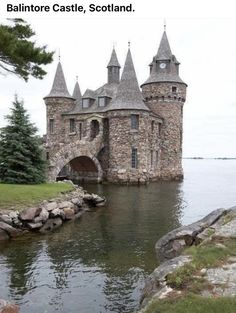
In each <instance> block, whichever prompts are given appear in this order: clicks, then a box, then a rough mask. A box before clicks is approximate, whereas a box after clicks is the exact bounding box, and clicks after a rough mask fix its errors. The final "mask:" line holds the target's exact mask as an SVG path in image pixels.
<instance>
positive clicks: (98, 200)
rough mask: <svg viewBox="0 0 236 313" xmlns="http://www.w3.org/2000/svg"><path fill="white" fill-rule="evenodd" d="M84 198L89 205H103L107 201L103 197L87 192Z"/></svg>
mask: <svg viewBox="0 0 236 313" xmlns="http://www.w3.org/2000/svg"><path fill="white" fill-rule="evenodd" d="M83 200H84V202H85V203H86V204H88V205H89V206H103V205H104V204H105V202H106V200H105V198H102V197H100V196H98V195H95V194H93V193H92V194H89V193H87V194H85V195H83Z"/></svg>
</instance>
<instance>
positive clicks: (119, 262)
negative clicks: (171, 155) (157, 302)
mask: <svg viewBox="0 0 236 313" xmlns="http://www.w3.org/2000/svg"><path fill="white" fill-rule="evenodd" d="M184 171H185V180H184V182H182V183H178V182H172V183H167V182H165V183H152V184H150V185H149V186H147V187H146V186H142V187H135V186H129V187H127V186H112V185H108V186H103V185H94V186H87V189H88V190H89V191H93V192H97V193H99V194H104V195H105V196H106V197H107V199H108V205H107V207H105V208H100V209H98V210H97V211H94V212H89V213H86V214H85V215H83V216H82V218H81V220H77V221H75V222H70V223H67V224H66V225H65V226H64V227H62V228H61V229H59V230H57V231H56V232H54V233H51V234H48V235H44V236H43V235H33V236H32V234H31V235H27V236H24V237H22V238H18V239H16V240H14V241H12V242H11V243H10V244H9V243H7V244H5V245H2V246H1V247H0V282H1V283H0V298H5V299H9V300H11V301H13V302H15V303H18V304H19V305H20V307H21V313H32V312H34V313H55V312H63V313H72V312H73V313H75V312H80V313H94V312H95V313H109V312H117V313H121V312H122V313H131V312H134V311H135V309H136V308H137V306H138V300H139V297H140V288H141V287H142V285H143V283H144V279H145V277H147V275H148V274H149V273H151V272H152V271H153V269H154V268H155V266H156V265H157V262H156V259H155V254H154V244H155V242H156V240H157V239H158V238H159V237H160V236H162V235H163V234H165V233H166V232H167V231H169V230H171V229H173V228H176V227H178V226H180V225H182V224H188V223H190V222H193V221H196V220H197V219H199V218H201V217H202V216H204V215H206V214H207V213H208V212H210V211H211V210H213V209H215V208H218V207H230V206H233V205H236V192H235V191H236V190H235V189H236V188H235V177H236V160H228V161H222V160H184Z"/></svg>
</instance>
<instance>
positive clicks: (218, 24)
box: [0, 0, 236, 157]
mask: <svg viewBox="0 0 236 313" xmlns="http://www.w3.org/2000/svg"><path fill="white" fill-rule="evenodd" d="M6 3H13V4H14V5H16V4H17V3H24V4H29V3H33V4H41V5H51V4H53V3H60V4H61V5H69V4H71V3H78V4H80V5H84V6H85V8H87V7H88V4H89V3H96V4H98V5H99V4H108V3H112V2H111V1H107V2H106V1H104V0H101V1H98V0H96V1H87V0H86V1H85V0H84V1H81V2H79V1H77V2H76V1H70V0H63V1H62V0H60V1H53V0H41V1H35V0H34V1H33V0H32V1H29V0H26V1H19V2H18V1H15V0H14V1H13V0H1V3H0V22H1V23H2V22H4V20H5V18H6V17H16V16H17V17H22V18H24V19H26V20H27V21H28V22H29V23H30V24H31V25H32V28H33V29H34V30H35V32H36V36H35V40H36V41H37V43H38V44H40V45H44V44H47V45H48V49H49V50H54V51H56V53H55V57H54V62H53V63H52V64H50V65H48V66H46V68H45V69H46V71H47V72H48V74H47V75H46V77H45V78H44V79H43V80H36V79H33V78H31V79H30V80H29V82H28V83H25V82H24V81H23V80H21V79H19V78H17V77H15V76H12V75H7V76H3V75H0V126H3V125H4V124H5V121H4V118H3V117H4V115H6V114H7V113H8V112H9V108H10V106H11V103H12V101H13V99H14V94H15V93H17V94H18V96H19V98H20V99H24V103H25V107H26V108H27V110H28V111H29V113H30V115H31V119H32V121H34V122H35V123H36V125H37V127H38V129H39V132H40V134H43V133H45V116H46V114H45V105H44V101H43V97H44V96H45V95H47V94H48V93H49V91H50V89H51V86H52V82H53V78H54V74H55V70H56V66H57V63H58V50H59V49H60V51H61V62H62V66H63V70H64V74H65V77H66V82H67V86H68V89H69V91H70V92H71V93H72V91H73V88H74V84H75V77H76V75H78V78H79V84H80V87H81V90H82V93H83V92H84V91H85V90H86V88H91V89H96V88H98V87H99V86H101V85H102V84H104V83H105V82H106V78H107V75H106V74H107V69H106V66H107V63H108V61H109V58H110V54H111V50H112V46H113V44H114V43H115V46H116V51H117V55H118V59H119V61H120V64H121V65H122V66H123V64H124V61H125V56H126V53H127V47H128V41H129V40H130V41H131V52H132V56H133V60H134V65H135V68H136V73H137V77H138V81H139V84H140V85H141V84H142V83H143V82H144V81H145V80H146V79H147V77H148V74H149V68H148V64H149V63H150V61H151V60H152V57H153V56H154V55H155V54H156V52H157V49H158V45H159V43H160V39H161V36H162V33H163V24H164V22H163V21H164V19H166V21H167V35H168V38H169V42H170V46H171V49H172V53H173V54H175V55H176V57H177V59H178V60H179V61H180V62H181V66H180V76H181V78H182V79H183V80H184V81H185V82H186V83H187V84H188V90H187V101H186V103H185V107H184V156H203V157H222V156H228V157H236V144H235V141H236V3H235V1H233V0H232V1H231V0H225V1H213V0H208V1H206V0H205V1H203V0H198V1H189V0H188V1H187V0H179V1H176V0H171V1H168V0H165V1H157V0H147V1H140V0H133V1H131V0H123V1H122V0H119V1H117V0H116V1H115V0H114V3H115V4H120V5H122V4H129V3H132V4H133V7H134V9H135V12H133V13H120V14H118V13H89V12H88V11H87V12H86V13H85V14H82V13H7V12H6Z"/></svg>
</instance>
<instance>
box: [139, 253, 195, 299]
mask: <svg viewBox="0 0 236 313" xmlns="http://www.w3.org/2000/svg"><path fill="white" fill-rule="evenodd" d="M191 260H192V259H191V257H190V256H187V255H180V256H178V257H176V258H174V259H172V260H168V261H165V262H164V263H162V264H161V265H160V266H159V267H157V268H156V269H155V270H154V271H153V273H152V274H151V275H150V276H149V277H148V278H147V279H146V281H145V285H144V288H143V290H142V296H141V300H140V303H142V304H143V305H144V304H146V303H145V302H146V301H147V300H148V299H150V298H151V297H152V296H153V295H154V294H156V293H159V292H161V293H162V292H166V287H167V283H166V277H167V275H169V274H171V273H173V272H175V271H176V270H177V269H178V268H180V267H182V266H183V265H185V264H187V263H190V262H191ZM144 299H145V300H146V301H144Z"/></svg>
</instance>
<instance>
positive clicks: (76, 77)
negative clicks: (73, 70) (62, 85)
mask: <svg viewBox="0 0 236 313" xmlns="http://www.w3.org/2000/svg"><path fill="white" fill-rule="evenodd" d="M75 79H76V82H77V83H78V75H76V76H75Z"/></svg>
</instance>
